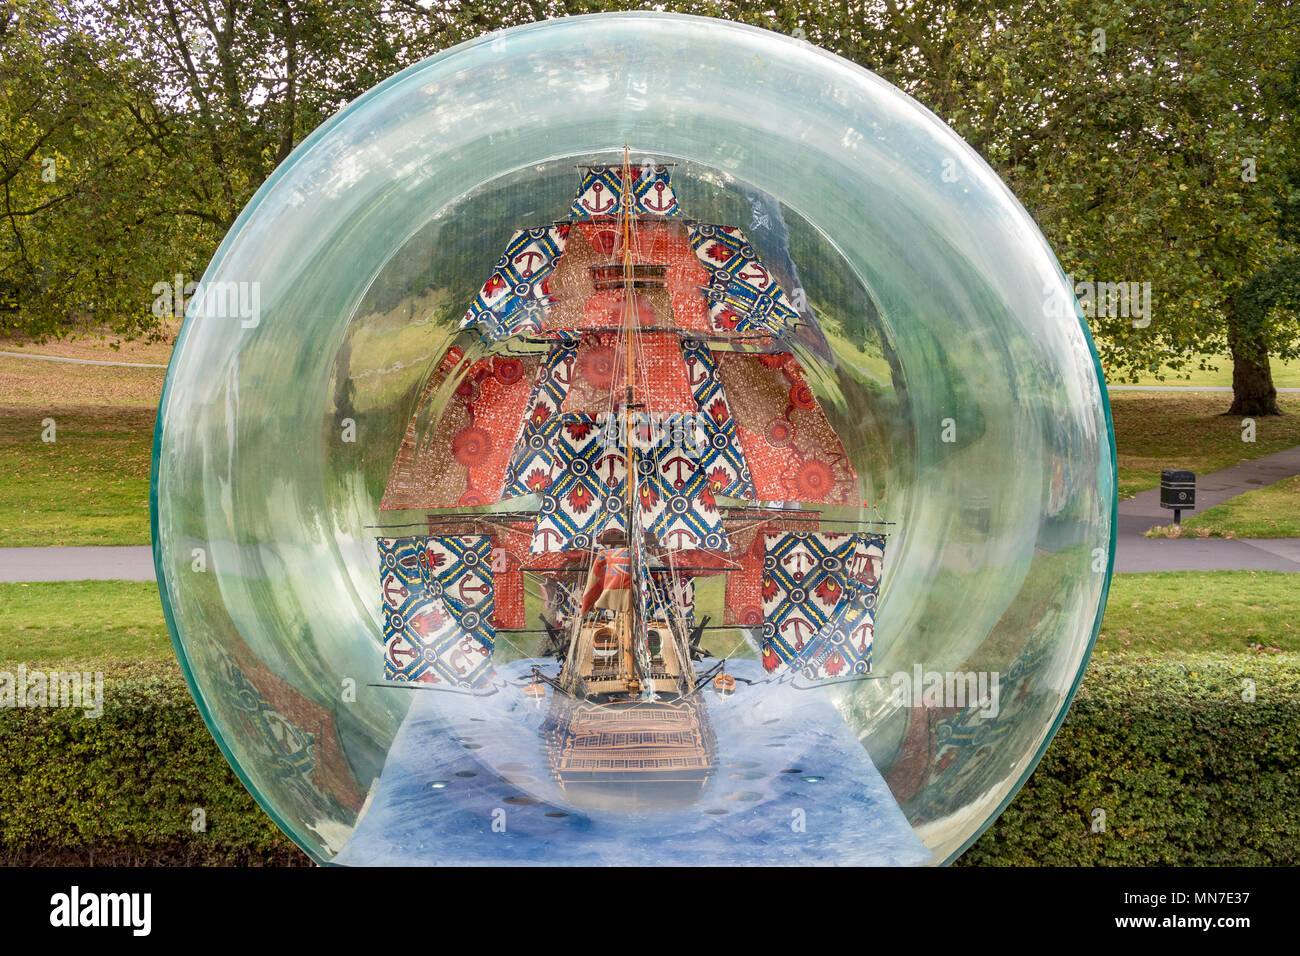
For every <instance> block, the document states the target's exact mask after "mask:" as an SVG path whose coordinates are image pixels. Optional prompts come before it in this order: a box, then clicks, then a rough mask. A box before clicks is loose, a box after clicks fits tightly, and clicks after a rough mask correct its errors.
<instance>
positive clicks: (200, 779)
mask: <svg viewBox="0 0 1300 956" xmlns="http://www.w3.org/2000/svg"><path fill="white" fill-rule="evenodd" d="M169 670H170V673H167V674H164V675H160V676H153V677H145V678H140V677H130V678H126V679H116V680H115V679H113V678H111V677H106V678H105V681H104V712H103V714H101V715H100V716H99V717H97V718H95V719H88V718H86V717H85V716H84V714H83V713H82V711H81V710H79V709H76V708H33V709H11V710H0V862H2V863H5V864H9V865H13V864H18V865H48V864H94V865H109V866H114V865H116V866H122V865H128V866H129V865H157V864H227V865H241V864H242V865H259V864H260V865H292V864H299V865H305V864H309V863H310V860H308V858H307V856H306V855H305V854H304V853H303V852H302V851H301V850H299V849H298V848H297V847H296V846H295V845H294V844H293V842H292V841H290V840H289V838H288V837H286V836H284V835H283V834H282V833H281V832H280V831H279V830H278V829H277V828H276V826H275V824H273V823H272V822H271V820H270V818H269V817H267V815H266V814H265V813H263V812H262V810H261V808H260V807H258V806H257V804H256V803H255V802H254V801H253V798H252V797H251V796H249V794H248V791H247V790H245V789H244V787H243V785H242V784H241V783H240V782H239V780H238V778H237V777H236V776H235V774H234V771H232V770H231V769H230V765H229V764H227V763H226V760H225V758H224V757H222V756H221V751H219V750H218V749H217V745H216V743H215V742H214V741H213V739H212V737H211V735H210V734H209V733H208V729H207V727H205V726H204V724H203V721H202V719H201V718H200V717H199V712H198V708H197V707H195V705H194V700H193V698H191V697H190V694H189V690H188V689H187V688H186V686H185V682H184V680H182V679H181V677H180V674H179V671H177V670H176V668H175V665H172V666H171V667H170V668H169ZM196 807H201V808H202V809H203V811H204V813H205V814H206V821H205V822H206V831H205V832H200V833H195V832H194V831H193V830H192V829H191V824H192V822H193V817H192V816H191V814H192V812H193V811H194V809H195V808H196Z"/></svg>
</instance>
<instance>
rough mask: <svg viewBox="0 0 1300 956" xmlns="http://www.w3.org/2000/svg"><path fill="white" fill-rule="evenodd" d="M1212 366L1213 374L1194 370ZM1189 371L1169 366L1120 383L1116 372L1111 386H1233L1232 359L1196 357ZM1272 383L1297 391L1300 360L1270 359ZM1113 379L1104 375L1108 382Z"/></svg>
mask: <svg viewBox="0 0 1300 956" xmlns="http://www.w3.org/2000/svg"><path fill="white" fill-rule="evenodd" d="M1202 363H1204V364H1206V365H1212V366H1215V367H1216V369H1215V370H1214V371H1209V370H1202V369H1199V368H1196V367H1195V366H1198V365H1200V364H1202ZM1191 364H1192V366H1193V368H1192V369H1191V370H1190V371H1183V372H1176V371H1174V370H1172V369H1170V368H1168V367H1165V368H1163V369H1162V370H1161V371H1159V372H1146V373H1143V374H1142V375H1140V376H1138V377H1137V379H1135V380H1134V381H1132V382H1129V381H1122V380H1121V379H1120V377H1119V375H1118V373H1116V374H1114V376H1113V378H1114V381H1113V382H1112V384H1114V385H1190V386H1202V387H1204V386H1224V385H1231V384H1232V359H1231V358H1229V357H1228V356H1226V355H1197V356H1195V357H1194V359H1193V360H1192V363H1191ZM1270 364H1271V366H1272V368H1273V384H1274V386H1276V387H1277V388H1300V361H1295V360H1292V361H1290V362H1280V361H1278V360H1277V359H1273V360H1272V361H1271V362H1270ZM1111 377H1112V376H1111V375H1110V373H1107V379H1108V380H1109V379H1110V378H1111Z"/></svg>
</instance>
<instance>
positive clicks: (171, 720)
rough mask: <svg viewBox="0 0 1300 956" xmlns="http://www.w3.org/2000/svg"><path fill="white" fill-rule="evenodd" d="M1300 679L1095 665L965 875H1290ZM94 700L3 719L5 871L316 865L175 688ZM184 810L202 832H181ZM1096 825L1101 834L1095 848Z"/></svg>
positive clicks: (1238, 669) (1159, 664) (1188, 662)
mask: <svg viewBox="0 0 1300 956" xmlns="http://www.w3.org/2000/svg"><path fill="white" fill-rule="evenodd" d="M1297 664H1298V660H1297V656H1296V655H1290V654H1283V655H1276V656H1271V657H1269V656H1257V657H1256V656H1244V655H1239V656H1209V655H1201V656H1196V657H1186V658H1180V659H1177V660H1139V661H1131V660H1130V661H1125V662H1123V663H1096V664H1094V665H1092V666H1091V667H1090V668H1089V669H1088V673H1087V676H1086V677H1085V678H1084V682H1083V685H1082V687H1081V688H1080V691H1079V695H1078V696H1077V697H1076V699H1075V702H1074V706H1073V708H1072V709H1071V712H1070V714H1069V716H1068V718H1067V719H1066V721H1065V723H1064V724H1063V726H1062V727H1061V730H1060V732H1059V733H1058V734H1057V736H1056V739H1055V740H1054V741H1053V743H1052V746H1051V747H1050V748H1049V749H1048V752H1047V754H1046V756H1045V757H1044V758H1043V761H1042V763H1041V764H1039V766H1038V769H1037V770H1036V771H1035V772H1034V774H1033V776H1032V777H1030V779H1029V782H1028V783H1027V784H1026V785H1025V787H1024V788H1023V789H1022V790H1021V791H1020V793H1019V794H1018V795H1017V796H1016V799H1015V800H1014V801H1013V802H1012V803H1011V805H1010V806H1009V807H1008V808H1007V809H1006V811H1005V812H1004V813H1003V814H1002V816H1001V817H999V818H998V820H997V821H996V822H995V823H994V824H993V826H992V827H990V828H989V830H988V831H987V832H986V833H985V834H984V835H983V836H982V837H981V838H980V839H979V840H978V841H977V842H976V843H975V844H974V845H973V846H972V847H971V848H970V850H968V851H967V853H966V854H965V855H964V856H963V857H962V859H961V860H960V863H961V864H964V865H970V864H985V865H1025V864H1056V865H1104V864H1121V865H1133V866H1149V865H1168V864H1203V865H1246V866H1251V865H1284V864H1291V865H1294V864H1296V863H1298V862H1300V759H1298V758H1300V753H1298V752H1297V751H1298V750H1300V666H1297ZM1247 679H1251V680H1253V681H1254V682H1255V694H1256V699H1255V700H1254V701H1253V702H1250V703H1248V702H1245V701H1244V700H1243V699H1242V692H1243V689H1244V684H1243V681H1245V680H1247ZM105 700H106V704H107V706H106V707H105V710H104V713H103V715H102V716H100V717H99V718H97V719H95V720H88V719H86V718H85V717H83V716H82V714H81V712H80V711H79V710H74V709H33V710H26V709H13V710H0V862H3V863H6V864H48V863H99V864H119V865H120V864H159V863H190V864H264V865H265V864H270V865H294V864H299V865H301V864H306V863H308V862H309V861H308V860H307V858H306V856H304V855H303V854H302V853H301V852H300V851H299V850H298V849H297V848H296V847H295V846H294V845H293V844H292V843H291V842H290V841H289V840H288V838H286V837H284V836H283V835H282V834H280V832H279V831H278V830H277V829H276V828H275V826H274V825H273V824H272V823H271V821H270V820H269V819H268V818H267V817H266V815H265V814H264V813H263V812H262V811H261V810H260V809H259V808H258V807H257V805H256V804H255V803H254V802H253V800H252V798H251V797H250V796H249V795H248V794H247V792H246V791H245V790H244V788H243V787H242V786H241V785H240V783H239V781H238V780H237V779H236V777H235V775H234V773H233V772H232V771H231V770H230V768H229V766H228V765H227V764H226V762H225V760H224V759H223V758H222V756H221V754H220V752H219V751H218V750H217V747H216V745H215V744H214V743H213V741H212V738H211V737H210V736H209V735H208V732H207V729H206V728H205V727H204V726H203V723H202V721H201V720H200V719H199V716H198V711H197V709H196V708H195V706H194V703H193V701H192V700H191V699H190V696H189V693H188V692H187V690H186V688H185V685H184V682H183V681H182V680H181V679H180V677H179V676H177V675H176V674H175V673H174V672H172V673H168V674H166V675H164V676H151V677H144V678H141V677H128V678H123V679H116V680H115V679H112V678H109V679H108V681H106V686H105ZM195 807H202V808H203V809H204V810H205V812H206V814H207V830H206V832H202V833H195V832H193V831H192V830H191V819H192V818H191V812H192V810H193V809H194V808H195ZM1098 807H1100V808H1102V809H1104V810H1105V812H1106V827H1105V830H1104V831H1102V832H1093V821H1094V816H1093V811H1094V809H1095V808H1098Z"/></svg>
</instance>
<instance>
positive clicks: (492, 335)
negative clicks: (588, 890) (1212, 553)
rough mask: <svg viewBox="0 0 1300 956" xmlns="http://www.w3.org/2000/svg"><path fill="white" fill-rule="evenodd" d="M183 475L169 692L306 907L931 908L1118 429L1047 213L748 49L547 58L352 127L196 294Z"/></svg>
mask: <svg viewBox="0 0 1300 956" xmlns="http://www.w3.org/2000/svg"><path fill="white" fill-rule="evenodd" d="M669 419H671V422H675V423H677V425H674V427H676V428H677V433H675V434H672V435H668V432H669V431H671V429H668V430H667V431H663V432H662V433H661V432H660V431H658V430H657V429H659V428H660V426H661V425H663V423H664V422H665V421H668V420H669ZM683 423H684V424H683ZM157 429H158V430H157V438H156V443H155V452H154V475H153V520H154V551H155V559H156V563H157V570H158V580H159V582H160V588H161V591H162V596H163V604H164V608H165V610H166V615H167V620H168V624H169V627H170V629H171V633H172V636H173V640H174V643H175V646H176V652H177V655H178V657H179V658H180V662H181V665H182V668H183V670H184V672H185V674H186V676H187V678H188V680H189V682H190V686H191V689H192V691H193V693H194V697H195V699H196V701H197V702H198V705H199V708H200V710H201V712H202V714H203V717H204V719H205V720H206V721H207V723H208V726H209V727H210V729H211V731H212V733H213V735H214V737H215V738H216V740H217V742H218V743H219V745H220V746H221V748H222V750H223V752H224V753H225V755H226V756H227V758H228V759H229V760H230V762H231V764H232V765H233V766H234V768H235V769H236V771H237V772H238V774H239V776H240V778H241V779H242V781H243V782H244V783H245V784H246V785H247V787H248V788H249V790H250V791H251V792H252V793H253V794H254V796H255V797H256V798H257V799H258V801H259V802H260V803H261V805H262V806H263V807H264V808H265V809H266V811H267V812H268V813H269V814H270V815H271V816H272V818H273V819H274V820H275V822H276V823H277V824H278V825H279V826H280V827H281V828H282V829H284V831H285V832H286V833H287V834H289V835H290V836H291V837H292V838H293V839H294V840H295V841H296V842H297V843H298V844H299V845H300V846H302V847H303V849H305V850H306V851H307V852H308V853H309V854H310V855H311V856H312V857H313V858H314V859H315V860H317V861H318V862H322V863H325V862H333V863H340V864H371V863H534V862H535V863H552V864H554V863H640V864H644V863H651V864H654V863H693V862H707V863H746V862H795V863H797V862H815V863H832V862H842V863H889V864H937V863H944V862H947V861H950V860H952V859H954V858H955V857H956V856H957V855H958V854H960V853H961V851H962V850H963V849H964V848H965V847H966V846H968V845H969V843H970V842H971V841H972V840H974V839H975V837H976V836H978V834H979V833H980V832H981V831H982V829H983V828H984V827H986V826H987V825H988V824H989V823H990V822H991V821H992V820H993V819H994V818H995V817H996V816H997V814H998V813H999V812H1000V811H1001V809H1002V808H1003V807H1004V806H1005V805H1006V804H1007V802H1008V801H1009V800H1010V799H1011V798H1012V796H1013V795H1014V794H1015V792H1016V790H1017V789H1018V788H1019V787H1020V785H1021V784H1022V783H1023V782H1024V780H1025V779H1026V778H1027V777H1028V775H1029V773H1030V772H1031V771H1032V770H1033V768H1034V766H1035V764H1036V763H1037V761H1038V760H1039V758H1040V757H1041V755H1042V753H1043V751H1044V749H1045V748H1046V747H1047V745H1048V743H1049V741H1050V740H1051V737H1052V734H1053V733H1054V732H1055V730H1056V728H1057V726H1058V725H1059V723H1060V721H1061V719H1062V718H1063V716H1064V714H1065V711H1066V709H1067V707H1068V705H1069V703H1070V699H1071V695H1072V694H1073V692H1074V689H1075V687H1076V685H1077V684H1078V681H1079V679H1080V676H1081V674H1082V671H1083V668H1084V666H1085V663H1086V661H1087V658H1088V654H1089V651H1090V648H1091V645H1092V641H1093V639H1094V638H1095V635H1096V632H1097V628H1098V625H1099V623H1100V621H1101V617H1102V611H1103V607H1104V604H1105V596H1106V591H1107V586H1108V583H1109V578H1110V571H1111V556H1112V552H1113V543H1114V525H1115V518H1114V514H1115V455H1114V447H1113V439H1112V435H1111V428H1110V418H1109V410H1108V406H1107V403H1106V393H1105V389H1104V386H1103V382H1102V377H1101V372H1100V369H1099V366H1098V362H1097V359H1096V354H1095V352H1094V349H1093V347H1092V344H1091V341H1090V339H1089V336H1088V333H1087V329H1086V327H1085V325H1084V323H1083V321H1082V319H1081V316H1080V315H1079V313H1078V310H1077V307H1076V305H1075V302H1074V299H1073V295H1072V291H1071V289H1070V288H1069V286H1068V285H1067V284H1066V280H1065V277H1064V276H1063V274H1062V272H1061V269H1060V267H1059V266H1058V264H1057V262H1056V260H1055V259H1054V257H1053V255H1052V253H1051V251H1050V250H1049V249H1048V247H1047V244H1046V243H1045V241H1044V240H1043V237H1042V236H1041V235H1040V233H1039V232H1038V230H1037V229H1036V228H1035V226H1034V223H1033V222H1032V221H1031V220H1030V217H1029V216H1028V214H1027V213H1026V212H1025V210H1024V209H1023V208H1022V207H1021V205H1020V204H1019V203H1018V202H1017V201H1016V199H1015V198H1014V197H1013V196H1012V195H1011V193H1010V192H1009V191H1008V190H1007V189H1006V187H1005V186H1004V185H1003V184H1002V183H1001V182H1000V181H999V180H998V178H997V177H996V175H995V174H994V173H993V172H992V171H991V170H990V169H989V168H988V167H987V166H986V165H985V164H984V163H983V162H982V161H981V160H980V158H979V157H978V156H977V155H976V154H975V153H974V152H973V151H972V150H971V149H970V148H969V147H968V146H966V145H965V144H964V143H963V142H962V141H961V140H960V139H959V138H958V137H957V136H956V135H955V134H954V133H953V132H952V131H951V130H950V129H949V128H948V127H947V126H946V125H945V124H944V123H943V122H941V121H940V120H939V119H938V118H937V117H935V116H934V115H932V114H931V113H929V112H928V111H926V110H925V109H923V108H922V107H921V106H920V105H918V104H917V103H916V102H915V101H913V100H912V99H910V98H909V97H907V96H906V95H904V94H903V93H901V92H900V91H898V90H897V89H894V88H893V87H891V86H890V85H889V84H887V83H885V82H884V81H882V80H881V79H879V78H878V77H876V76H874V75H872V74H871V73H868V72H866V71H865V70H862V69H860V68H858V67H856V66H854V65H852V64H850V63H848V62H846V61H845V60H842V59H839V58H837V57H835V56H832V55H830V54H828V53H826V52H824V51H822V50H819V49H817V48H816V47H814V46H812V45H810V44H808V43H805V42H801V41H799V40H796V39H792V38H789V37H786V36H782V35H779V34H775V33H770V32H766V31H762V30H758V29H753V28H750V27H745V26H739V25H735V24H731V23H727V22H723V21H719V20H710V19H702V18H693V17H682V16H670V15H660V14H653V13H639V14H638V13H627V14H608V15H598V16H592V17H579V18H574V19H564V20H556V21H549V22H545V23H538V24H533V25H530V26H524V27H519V28H516V29H512V30H508V31H505V32H502V33H499V34H495V35H492V36H487V37H483V38H480V39H477V40H474V41H470V42H467V43H464V44H461V45H460V46H457V47H454V48H452V49H450V50H447V51H444V52H442V53H440V54H438V55H436V56H433V57H431V58H429V59H427V60H425V61H423V62H421V63H419V64H417V65H416V66H414V67H412V68H410V69H408V70H406V71H404V72H402V73H400V74H398V75H397V76H395V77H393V78H391V79H390V80H388V81H386V82H385V83H383V84H381V85H380V86H378V87H376V88H375V89H374V90H372V91H370V92H369V93H367V94H366V95H364V96H362V97H361V98H360V99H358V100H357V101H355V102H354V103H352V104H350V105H349V106H348V107H347V108H346V109H344V110H342V111H340V112H339V113H338V114H337V115H336V116H334V117H333V118H331V119H330V120H329V121H328V122H326V123H325V124H324V125H322V126H321V127H320V128H319V129H318V130H316V131H315V132H314V133H313V134H312V135H311V136H310V137H309V138H308V139H307V140H306V141H305V142H304V143H303V144H302V145H301V146H300V147H299V148H298V149H297V150H296V151H295V152H294V153H293V154H292V156H290V158H289V159H288V160H287V161H285V162H284V163H283V165H281V166H280V168H279V169H277V170H276V172H275V174H274V175H273V176H272V177H271V178H270V179H269V180H268V181H267V182H266V183H265V184H264V185H263V186H262V188H261V189H260V190H259V191H258V193H257V195H256V196H255V197H254V199H253V200H252V202H250V203H249V205H248V207H247V208H246V209H245V210H244V212H243V214H242V215H241V216H240V218H239V219H238V221H237V222H236V223H235V225H234V227H233V228H232V229H231V231H230V233H229V235H227V236H226V238H225V241H224V242H223V243H222V245H221V247H220V249H219V250H218V252H217V254H216V256H215V257H214V258H213V260H212V263H211V265H210V266H209V268H208V271H207V274H206V275H205V276H204V279H203V285H202V288H201V289H200V290H199V291H198V292H197V293H196V295H195V296H194V297H193V298H192V301H191V307H190V310H189V312H188V314H187V317H186V321H185V324H184V327H183V329H182V332H181V335H180V338H179V340H178V343H177V346H176V349H175V353H174V355H173V358H172V362H171V366H170V368H169V371H168V374H167V381H166V386H165V389H164V393H163V398H162V404H161V408H160V414H159V417H158V426H157ZM652 433H653V435H652ZM664 435H668V437H666V438H665V437H664ZM593 436H596V437H593ZM646 436H651V437H646ZM596 441H601V442H604V444H603V445H600V446H599V447H597V445H595V444H592V443H593V442H596ZM655 442H659V444H655ZM634 518H635V520H633V519H634Z"/></svg>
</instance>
